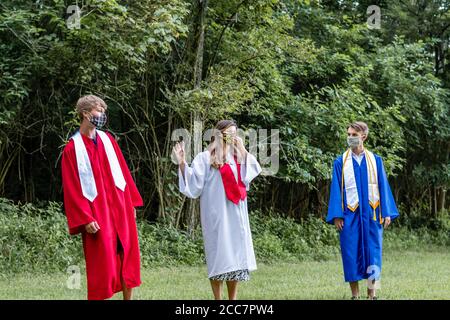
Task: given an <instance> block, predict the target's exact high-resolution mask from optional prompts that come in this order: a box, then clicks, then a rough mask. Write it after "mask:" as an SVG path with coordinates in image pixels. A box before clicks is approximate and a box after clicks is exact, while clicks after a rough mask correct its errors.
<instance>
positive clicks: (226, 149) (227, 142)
mask: <svg viewBox="0 0 450 320" xmlns="http://www.w3.org/2000/svg"><path fill="white" fill-rule="evenodd" d="M214 131H215V134H214V135H213V137H212V139H211V143H210V145H209V146H208V148H207V150H206V151H203V152H201V153H199V154H198V155H197V156H196V157H195V158H194V160H193V162H192V164H191V166H188V165H187V164H186V162H185V157H184V146H183V144H182V143H181V144H180V143H177V144H176V146H175V147H174V153H175V155H176V157H177V160H178V163H179V164H180V165H179V169H178V175H179V188H180V191H181V192H182V193H183V194H184V195H186V196H187V197H189V198H197V197H200V216H201V225H202V232H203V240H204V248H205V255H206V263H207V268H208V278H209V279H210V281H211V287H212V290H213V293H214V297H215V299H221V292H222V284H223V281H226V283H227V288H228V296H229V298H230V299H236V295H237V283H238V282H239V281H247V280H249V278H250V276H249V272H250V271H253V270H256V260H255V253H254V251H253V242H252V235H251V231H250V224H249V219H248V210H247V197H246V196H247V191H248V190H249V184H250V181H252V180H253V179H254V178H255V177H256V176H257V175H258V174H259V173H260V172H261V167H260V165H259V163H258V161H257V160H256V158H255V157H254V156H253V155H251V154H250V153H248V152H247V150H245V147H244V144H243V141H242V139H241V138H240V137H237V135H236V131H237V126H236V123H235V122H233V121H232V120H221V121H219V122H218V123H217V125H216V130H214Z"/></svg>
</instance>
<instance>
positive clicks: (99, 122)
mask: <svg viewBox="0 0 450 320" xmlns="http://www.w3.org/2000/svg"><path fill="white" fill-rule="evenodd" d="M106 120H107V117H106V113H102V114H101V115H100V116H98V117H95V116H91V119H90V120H89V121H90V122H91V123H92V124H93V125H94V126H95V127H96V128H99V129H100V128H101V127H103V126H104V125H105V123H106Z"/></svg>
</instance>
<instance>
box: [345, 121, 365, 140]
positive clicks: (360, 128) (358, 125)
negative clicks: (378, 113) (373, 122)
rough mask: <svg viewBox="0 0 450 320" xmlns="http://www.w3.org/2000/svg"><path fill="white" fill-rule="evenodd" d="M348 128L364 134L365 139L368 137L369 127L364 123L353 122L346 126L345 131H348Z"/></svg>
mask: <svg viewBox="0 0 450 320" xmlns="http://www.w3.org/2000/svg"><path fill="white" fill-rule="evenodd" d="M348 128H353V129H355V130H356V131H358V132H361V133H362V134H364V135H365V136H366V137H367V136H368V135H369V126H368V125H367V123H365V122H362V121H355V122H353V123H351V124H349V125H348V127H347V130H348Z"/></svg>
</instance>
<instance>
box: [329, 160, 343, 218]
mask: <svg viewBox="0 0 450 320" xmlns="http://www.w3.org/2000/svg"><path fill="white" fill-rule="evenodd" d="M341 174H342V163H341V162H340V161H339V159H336V160H335V161H334V164H333V177H332V178H331V187H330V200H329V203H328V215H327V219H326V221H327V223H329V224H333V223H334V219H335V218H343V217H344V212H343V211H342V195H341V185H340V184H341Z"/></svg>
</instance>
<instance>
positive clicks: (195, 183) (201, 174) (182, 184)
mask: <svg viewBox="0 0 450 320" xmlns="http://www.w3.org/2000/svg"><path fill="white" fill-rule="evenodd" d="M209 166H210V164H209V160H208V157H207V151H205V152H201V153H199V154H198V155H197V156H196V157H195V158H194V160H193V161H192V164H191V165H190V166H189V165H188V164H186V165H185V166H184V177H183V174H182V172H181V169H180V167H178V186H179V189H180V192H181V193H182V194H184V195H185V196H187V197H188V198H192V199H195V198H198V197H199V196H200V195H201V194H202V191H203V187H204V186H205V181H206V175H207V173H208V169H209Z"/></svg>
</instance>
